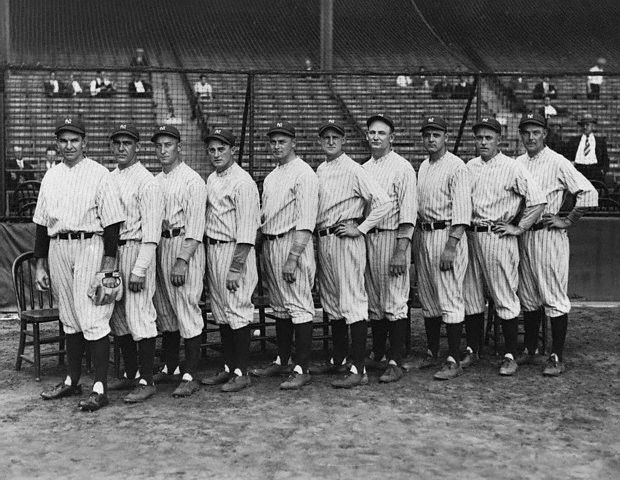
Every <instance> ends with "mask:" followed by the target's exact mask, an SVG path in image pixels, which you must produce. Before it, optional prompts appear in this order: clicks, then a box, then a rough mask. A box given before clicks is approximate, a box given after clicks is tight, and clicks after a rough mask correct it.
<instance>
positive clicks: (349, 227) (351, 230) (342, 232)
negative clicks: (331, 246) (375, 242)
mask: <svg viewBox="0 0 620 480" xmlns="http://www.w3.org/2000/svg"><path fill="white" fill-rule="evenodd" d="M361 234H362V232H360V231H359V229H358V228H357V225H355V224H354V223H341V224H340V225H338V226H337V227H336V236H337V237H351V238H355V237H359V236H360V235H361Z"/></svg>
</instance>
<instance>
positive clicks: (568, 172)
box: [560, 160, 598, 208]
mask: <svg viewBox="0 0 620 480" xmlns="http://www.w3.org/2000/svg"><path fill="white" fill-rule="evenodd" d="M560 171H561V175H562V181H563V183H564V185H566V189H567V190H568V191H569V192H570V193H572V194H573V195H575V197H576V199H575V207H583V208H587V207H597V206H598V192H597V190H596V189H595V188H594V185H592V183H590V181H589V180H588V179H587V178H586V177H585V176H584V175H583V174H582V173H581V172H580V171H579V170H577V169H576V168H575V167H574V166H573V164H571V163H570V162H569V161H568V160H567V161H566V162H562V167H561V170H560Z"/></svg>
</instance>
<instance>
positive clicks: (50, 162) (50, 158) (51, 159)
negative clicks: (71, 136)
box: [45, 147, 61, 171]
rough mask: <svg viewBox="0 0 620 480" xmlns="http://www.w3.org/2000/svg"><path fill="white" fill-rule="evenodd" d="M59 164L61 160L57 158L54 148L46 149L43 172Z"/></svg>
mask: <svg viewBox="0 0 620 480" xmlns="http://www.w3.org/2000/svg"><path fill="white" fill-rule="evenodd" d="M60 162H61V159H60V158H59V157H58V150H56V147H47V150H45V170H46V171H47V170H49V169H50V168H52V167H53V166H54V165H57V164H58V163H60Z"/></svg>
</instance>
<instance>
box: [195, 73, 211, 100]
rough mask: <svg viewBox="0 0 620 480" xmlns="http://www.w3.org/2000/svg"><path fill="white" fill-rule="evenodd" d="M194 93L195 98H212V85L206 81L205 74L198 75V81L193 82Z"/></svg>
mask: <svg viewBox="0 0 620 480" xmlns="http://www.w3.org/2000/svg"><path fill="white" fill-rule="evenodd" d="M194 94H195V95H196V98H202V99H205V100H211V99H212V98H213V87H211V84H209V83H207V76H206V75H205V74H204V73H203V74H202V75H200V81H199V82H196V83H195V84H194Z"/></svg>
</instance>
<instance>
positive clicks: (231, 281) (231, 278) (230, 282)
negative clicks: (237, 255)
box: [226, 270, 241, 292]
mask: <svg viewBox="0 0 620 480" xmlns="http://www.w3.org/2000/svg"><path fill="white" fill-rule="evenodd" d="M240 280H241V272H232V271H230V270H229V271H228V275H226V288H227V289H228V290H229V291H231V292H236V291H237V289H238V288H239V283H240Z"/></svg>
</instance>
